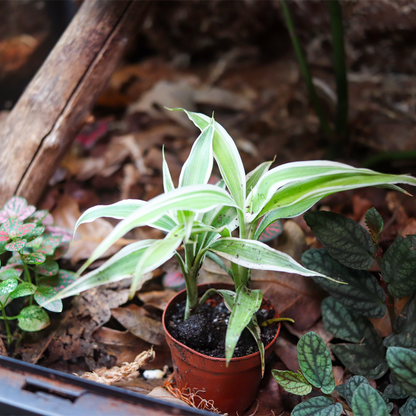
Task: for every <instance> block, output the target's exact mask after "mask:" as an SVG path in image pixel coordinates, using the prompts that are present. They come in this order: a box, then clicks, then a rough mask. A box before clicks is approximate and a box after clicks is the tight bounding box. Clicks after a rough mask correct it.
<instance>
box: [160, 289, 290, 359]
mask: <svg viewBox="0 0 416 416" xmlns="http://www.w3.org/2000/svg"><path fill="white" fill-rule="evenodd" d="M218 285H221V286H232V288H234V285H232V284H230V283H221V282H218V283H215V282H214V283H202V284H199V285H198V288H200V287H204V286H208V287H214V288H215V286H218ZM185 292H186V289H183V290H181V291H180V292H178V293H177V294H176V295H175V296H173V297H172V298H171V299H170V301H169V302H168V304H167V305H166V307H165V309H164V311H163V315H162V325H163V330H164V331H165V336H167V337H169V338H170V340H171V341H173V342H175V343H176V344H178V345H180V346H181V347H182V348H185V349H186V350H188V351H189V352H191V353H192V354H194V355H196V356H199V357H200V358H204V359H208V360H212V361H215V362H218V363H220V362H223V363H225V362H226V359H225V357H224V358H219V357H211V356H210V355H205V354H202V353H200V352H198V351H196V350H194V349H192V348H190V347H188V346H187V345H185V344H183V343H182V342H180V341H178V340H177V339H176V338H174V337H173V336H172V335H171V334H170V332H169V330H168V329H167V327H166V325H165V318H166V311H167V310H168V308H169V306H170V305H171V303H173V300H174V299H175V298H177V297H178V296H180V295H182V294H183V293H185ZM263 300H266V301H267V302H269V303H270V305H271V306H272V307H273V308H274V309H275V311H276V313H277V314H278V315H279V312H278V311H277V309H276V308H275V306H274V305H273V304H272V303H271V302H270V301H269V300H268V299H267V298H265V297H263ZM281 327H282V323H281V322H279V326H278V328H277V331H276V335H275V336H274V337H273V339H272V340H271V341H270V342H269V344H267V345H266V346H265V347H264V351H265V352H266V350H269V349H270V348H271V347H272V346H273V344H274V343H275V341H276V339H277V337H278V336H279V333H280V329H281ZM256 357H258V358H259V359H260V352H259V351H256V352H253V353H252V354H249V355H244V356H243V357H234V358H231V360H230V361H229V363H237V362H239V361H245V360H250V359H253V358H256Z"/></svg>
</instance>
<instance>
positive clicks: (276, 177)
mask: <svg viewBox="0 0 416 416" xmlns="http://www.w3.org/2000/svg"><path fill="white" fill-rule="evenodd" d="M185 112H186V114H187V115H188V117H189V118H190V120H191V121H193V123H194V124H195V125H196V126H197V127H198V128H199V129H200V130H201V134H200V135H199V137H198V138H197V139H196V141H195V143H194V145H193V147H192V150H191V153H190V155H189V158H188V159H187V161H186V162H185V164H184V165H183V167H182V170H181V174H180V177H179V185H178V187H177V188H175V186H174V184H173V181H172V178H171V175H170V172H169V168H168V165H167V163H166V160H165V159H163V184H164V193H163V194H162V195H159V196H157V197H155V198H153V199H152V200H150V201H148V202H145V201H141V200H125V201H120V202H118V203H116V204H113V205H109V206H97V207H93V208H91V209H89V210H87V211H86V212H85V213H84V214H83V215H82V216H81V217H80V219H79V220H78V222H77V226H78V225H80V224H82V223H85V222H91V221H94V220H95V219H96V218H99V217H112V218H117V219H121V220H122V221H121V222H120V223H119V224H118V225H117V226H116V227H115V228H114V230H113V231H112V232H111V233H110V234H109V235H108V237H107V238H106V239H105V240H104V241H103V242H102V243H101V244H100V245H99V246H98V247H97V249H96V250H95V251H94V253H93V254H92V256H91V257H90V258H89V259H88V261H87V262H86V263H85V264H84V265H83V266H82V267H81V269H80V270H79V272H78V275H81V273H82V272H84V271H85V270H86V269H87V267H88V266H89V265H90V264H91V263H92V262H93V261H95V260H96V259H98V258H99V257H100V256H102V255H103V254H104V253H105V251H106V250H107V249H108V248H109V247H110V246H111V245H112V244H114V243H115V242H116V241H117V240H118V239H119V238H121V237H123V236H124V235H125V234H126V233H127V232H129V231H130V230H131V229H133V228H135V227H141V226H145V225H146V226H150V227H154V228H157V229H160V230H162V231H164V232H165V233H166V237H165V238H164V239H162V240H143V241H139V242H136V243H133V244H130V245H129V246H127V247H125V248H123V249H122V250H121V251H120V252H118V253H117V254H116V255H114V256H113V257H112V258H111V259H110V260H108V261H107V262H106V263H105V264H103V265H102V266H101V267H99V268H98V269H96V270H93V271H90V272H88V273H87V274H85V275H83V276H82V277H80V278H79V279H78V280H77V281H76V282H75V283H74V284H72V285H70V286H69V287H68V288H66V289H65V290H63V291H62V292H60V293H59V294H58V296H57V297H55V298H54V299H58V298H59V299H60V298H63V297H66V296H70V295H74V294H76V293H79V292H80V291H83V290H86V289H89V288H91V287H94V286H98V285H101V284H104V283H108V282H113V281H117V280H120V279H124V278H127V277H133V281H132V285H131V295H132V296H133V294H134V292H135V290H136V288H137V287H138V284H139V282H140V279H141V276H143V274H145V273H147V272H150V271H152V270H154V269H156V268H157V267H159V266H160V265H161V264H163V263H164V262H166V261H167V260H168V259H170V258H171V257H172V256H175V257H176V258H177V259H178V262H179V264H180V266H181V268H182V272H183V275H184V278H185V283H186V288H187V306H186V312H185V319H186V318H187V317H188V316H189V315H190V314H191V313H193V312H194V311H195V310H196V309H197V308H198V292H197V278H198V271H199V269H200V267H201V265H202V263H203V261H204V259H205V257H207V256H208V257H211V258H213V259H214V260H215V261H217V262H218V263H219V264H220V265H221V266H222V267H224V268H225V269H226V270H227V271H228V272H229V274H230V275H231V276H232V278H233V280H234V283H235V288H236V292H235V293H233V292H230V291H219V292H220V294H221V295H222V296H223V297H224V299H225V302H226V304H227V305H228V307H229V308H230V309H231V310H232V312H231V316H230V320H229V326H228V331H227V337H226V358H227V361H228V360H230V359H231V358H232V355H233V352H234V348H235V345H236V343H237V341H238V339H239V337H240V334H241V332H242V329H243V328H244V327H246V326H247V327H248V329H249V330H250V332H252V334H253V336H255V338H256V339H257V342H258V345H259V349H260V352H261V353H262V351H263V346H262V344H261V342H260V340H259V337H258V336H257V334H258V333H259V330H258V326H257V324H256V322H255V319H253V314H254V313H255V312H256V311H257V310H258V309H259V308H260V305H261V301H262V293H261V291H260V290H250V289H249V281H250V270H251V269H263V270H274V271H279V272H289V273H297V274H300V275H303V276H316V275H319V276H323V277H326V276H324V275H322V274H319V273H317V272H316V271H311V270H308V269H306V268H304V267H303V266H301V265H300V264H299V263H297V262H296V261H295V260H294V259H292V258H291V257H290V256H288V255H287V254H285V253H282V252H279V251H277V250H274V249H272V248H270V247H269V246H267V245H266V244H264V243H261V242H259V241H258V239H259V237H260V235H261V234H262V232H263V231H264V230H265V229H266V227H267V226H268V225H270V224H271V223H273V222H275V221H276V220H277V219H280V218H292V217H295V216H298V215H300V214H302V213H304V212H305V211H307V210H308V209H309V208H311V207H312V206H313V205H314V204H315V203H316V202H318V201H319V200H320V199H321V198H324V197H325V196H328V195H331V194H333V193H335V192H339V191H345V190H349V189H355V188H361V187H365V186H384V187H388V188H393V189H396V190H399V191H402V192H405V191H404V190H402V189H401V188H399V187H398V186H396V184H402V183H403V184H410V185H416V179H415V178H413V177H411V176H405V175H387V174H382V173H378V172H374V171H371V170H368V169H357V168H354V167H352V166H349V165H345V164H342V163H336V162H330V161H322V160H320V161H308V162H294V163H287V164H284V165H281V166H278V167H276V168H273V169H271V170H269V169H270V166H271V164H272V162H265V163H262V164H261V165H259V166H258V167H257V168H256V169H255V170H253V171H252V172H250V173H249V174H247V175H246V173H245V171H244V167H243V163H242V160H241V157H240V155H239V153H238V150H237V147H236V145H235V143H234V141H233V139H232V138H231V137H230V136H229V134H228V133H227V132H226V130H225V129H224V128H223V127H222V126H221V125H220V124H219V123H217V122H216V121H215V120H214V118H213V117H212V118H210V117H208V116H205V115H203V114H199V113H192V112H188V111H185ZM214 159H215V160H216V162H217V165H218V167H219V170H220V172H221V175H222V180H221V181H220V182H219V183H218V184H217V185H209V184H208V180H209V178H210V175H211V171H212V168H213V161H214ZM237 228H238V233H239V237H232V236H231V233H232V232H233V231H234V230H235V229H237ZM182 244H183V247H184V257H181V256H180V255H179V254H178V252H177V250H178V248H179V247H180V246H181V245H182ZM218 256H221V257H223V258H226V259H228V260H230V261H231V262H232V268H231V270H228V269H227V268H226V267H225V266H224V265H223V264H222V261H221V260H220V259H219V257H218ZM203 299H205V297H203Z"/></svg>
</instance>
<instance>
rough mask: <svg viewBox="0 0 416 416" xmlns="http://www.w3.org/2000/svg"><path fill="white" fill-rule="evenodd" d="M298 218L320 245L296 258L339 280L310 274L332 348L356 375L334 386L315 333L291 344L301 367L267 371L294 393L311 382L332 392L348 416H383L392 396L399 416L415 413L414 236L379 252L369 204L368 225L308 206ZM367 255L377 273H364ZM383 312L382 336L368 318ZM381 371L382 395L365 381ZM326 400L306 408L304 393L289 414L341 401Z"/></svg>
mask: <svg viewBox="0 0 416 416" xmlns="http://www.w3.org/2000/svg"><path fill="white" fill-rule="evenodd" d="M304 217H305V220H306V222H307V224H308V225H309V226H310V228H311V229H312V231H313V233H314V234H315V236H316V237H317V239H318V240H319V241H320V243H321V244H322V246H323V248H322V249H313V250H309V251H307V252H306V253H304V255H303V256H302V262H303V264H304V265H305V266H306V267H308V268H309V269H311V270H316V271H318V272H320V273H323V274H326V275H328V276H331V277H332V278H333V279H334V280H335V281H337V282H339V283H344V284H337V283H335V282H334V281H330V280H328V279H321V278H320V277H319V276H315V277H313V279H314V280H315V281H316V282H317V283H319V284H320V285H321V286H322V287H323V288H324V289H325V290H326V291H327V292H328V293H329V294H330V296H329V297H327V298H326V299H325V300H324V301H323V303H322V317H323V322H324V325H325V329H326V330H327V331H328V332H330V333H331V334H332V335H333V336H334V338H336V339H338V340H340V341H343V342H342V343H336V344H334V345H332V347H331V349H332V352H333V353H334V354H335V355H336V357H337V358H338V359H339V360H340V361H341V362H342V364H343V365H344V366H345V367H346V368H347V369H348V370H350V371H351V372H352V373H353V374H355V376H354V377H352V378H351V379H350V380H349V381H348V382H347V383H346V384H343V385H340V386H337V387H335V384H334V382H333V375H332V363H331V360H330V356H329V351H328V350H327V348H326V346H325V343H324V342H323V341H322V339H320V338H319V337H318V336H317V335H316V334H314V333H308V334H306V335H305V336H304V337H302V338H301V340H300V341H299V344H298V360H299V365H300V367H301V373H299V374H295V373H291V372H279V371H274V372H273V375H274V376H275V378H276V380H278V382H279V384H281V385H282V387H283V388H285V389H286V390H288V389H289V390H288V391H291V392H292V393H295V394H308V393H309V392H310V391H311V389H312V386H313V387H316V388H319V389H320V390H321V392H322V393H324V394H326V395H328V394H329V395H330V394H332V392H334V391H336V392H337V393H338V394H339V395H340V396H342V397H343V398H344V407H346V406H348V408H349V409H351V410H352V412H353V414H354V416H357V415H360V416H361V415H363V416H364V415H366V416H385V415H388V414H389V413H390V412H391V410H392V408H393V405H392V403H390V402H389V401H390V400H395V399H396V400H402V399H407V402H406V403H405V404H404V405H403V406H402V407H401V409H400V414H401V415H403V416H410V415H414V414H416V413H415V409H416V400H415V399H416V251H415V244H416V236H414V235H407V236H406V237H397V239H396V240H395V241H394V242H393V244H392V245H391V246H390V247H389V248H387V250H385V252H384V253H383V251H382V249H381V248H380V246H379V242H380V234H381V232H382V230H383V226H384V224H383V220H382V218H381V216H380V214H379V213H378V212H377V210H376V209H374V208H371V209H370V210H369V211H368V212H367V213H366V215H365V221H366V225H367V228H368V230H366V229H365V228H364V227H362V226H361V225H359V224H358V223H356V222H355V221H353V220H351V219H349V218H346V217H344V216H342V215H340V214H336V213H333V212H324V211H315V212H309V213H307V214H305V216H304ZM374 261H376V262H377V263H378V264H379V266H380V274H378V273H377V274H376V275H375V274H374V273H371V272H369V271H368V270H369V269H370V268H371V267H372V266H373V263H374ZM402 298H405V299H407V301H406V303H405V306H404V308H403V310H402V311H400V313H399V314H398V313H397V312H396V310H395V307H394V305H395V304H397V301H398V300H399V299H402ZM386 313H388V315H389V317H390V322H391V326H392V332H391V333H390V334H389V335H387V336H386V337H385V338H384V339H383V338H382V337H381V336H380V335H379V333H378V332H377V330H376V329H375V327H374V326H373V324H372V323H371V321H370V320H369V319H368V318H382V317H384V315H385V314H386ZM387 372H390V373H389V380H390V384H388V385H387V387H386V388H385V389H384V391H383V392H382V393H381V392H379V391H377V390H375V389H374V388H373V387H371V386H370V385H369V383H368V380H367V378H372V379H376V380H377V379H380V378H381V377H383V376H384V375H385V374H386V373H387ZM311 374H312V375H311ZM319 377H320V378H319ZM305 380H306V381H305ZM331 400H332V398H328V397H321V398H319V401H320V402H319V403H321V404H322V409H321V410H319V412H318V411H317V413H312V410H311V409H313V406H315V404H316V403H317V402H318V398H315V399H311V400H309V401H306V402H303V403H301V404H300V405H298V407H297V408H295V410H294V412H293V413H292V414H293V415H295V416H296V415H305V416H306V415H312V414H313V415H317V416H319V415H326V414H331V415H332V414H333V415H339V414H340V412H341V411H342V406H341V407H340V405H339V404H337V403H335V402H334V400H332V401H331ZM315 402H316V403H315ZM346 408H347V407H346ZM331 412H332V413H331Z"/></svg>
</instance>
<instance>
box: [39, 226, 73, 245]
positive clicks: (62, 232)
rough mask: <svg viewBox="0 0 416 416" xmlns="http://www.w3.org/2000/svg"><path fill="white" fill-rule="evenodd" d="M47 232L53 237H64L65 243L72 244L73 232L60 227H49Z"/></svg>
mask: <svg viewBox="0 0 416 416" xmlns="http://www.w3.org/2000/svg"><path fill="white" fill-rule="evenodd" d="M45 231H46V232H47V233H48V234H50V235H53V236H62V242H63V243H70V242H71V241H72V231H71V230H68V229H67V228H64V227H60V226H59V225H48V226H47V227H46V230H45Z"/></svg>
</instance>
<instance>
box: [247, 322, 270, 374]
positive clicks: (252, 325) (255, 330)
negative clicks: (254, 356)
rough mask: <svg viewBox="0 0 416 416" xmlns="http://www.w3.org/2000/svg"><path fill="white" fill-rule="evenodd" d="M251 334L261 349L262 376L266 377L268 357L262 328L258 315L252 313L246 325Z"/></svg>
mask: <svg viewBox="0 0 416 416" xmlns="http://www.w3.org/2000/svg"><path fill="white" fill-rule="evenodd" d="M246 328H247V329H248V330H249V331H250V334H251V335H252V336H253V338H254V340H255V341H256V344H257V348H258V349H259V353H260V361H261V378H263V377H264V370H265V367H266V358H265V355H264V354H265V350H264V345H263V343H262V342H261V330H260V327H259V323H258V322H257V316H256V315H252V317H251V320H250V322H249V323H248V324H247V327H246Z"/></svg>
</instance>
